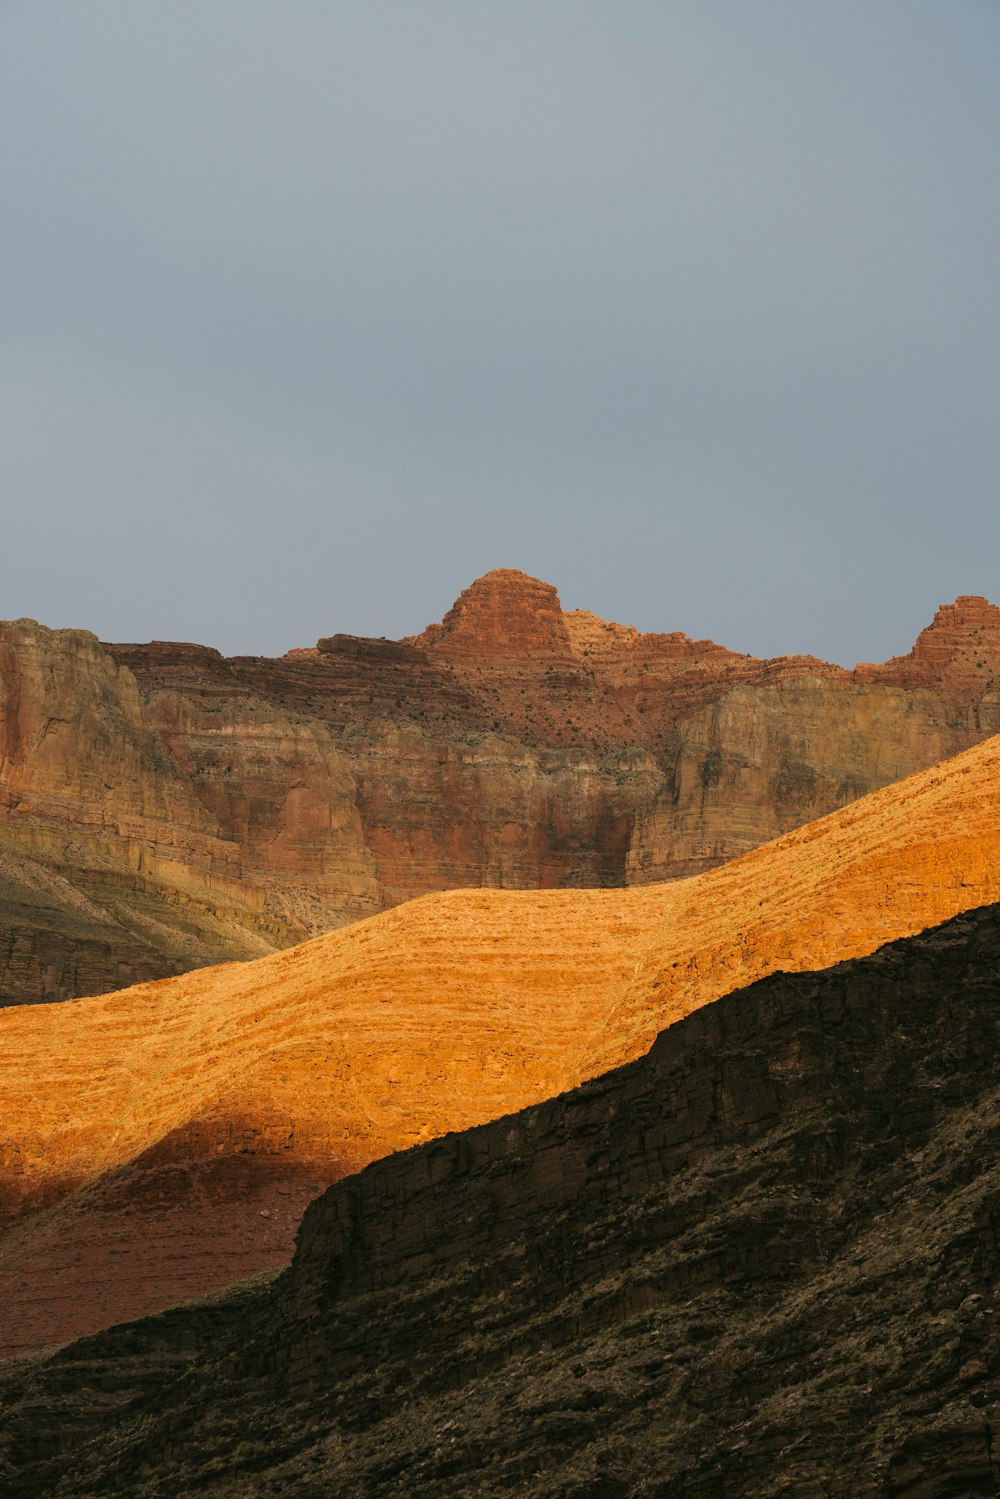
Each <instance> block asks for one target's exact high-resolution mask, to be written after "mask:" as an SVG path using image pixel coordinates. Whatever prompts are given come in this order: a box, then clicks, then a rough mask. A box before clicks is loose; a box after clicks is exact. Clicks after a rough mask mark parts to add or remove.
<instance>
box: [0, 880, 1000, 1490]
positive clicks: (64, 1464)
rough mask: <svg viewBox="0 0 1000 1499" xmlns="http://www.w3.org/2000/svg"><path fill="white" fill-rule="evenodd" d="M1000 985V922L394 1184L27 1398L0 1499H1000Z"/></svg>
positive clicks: (751, 999)
mask: <svg viewBox="0 0 1000 1499" xmlns="http://www.w3.org/2000/svg"><path fill="white" fill-rule="evenodd" d="M998 975H1000V908H998V907H996V906H994V907H991V908H986V909H984V910H980V911H977V912H974V913H971V914H967V915H965V916H962V917H958V918H956V919H954V920H953V921H952V922H950V923H948V924H947V925H945V926H943V927H941V928H938V929H935V930H932V931H930V932H927V933H924V934H922V935H921V936H918V937H914V938H910V939H907V940H905V941H901V942H899V943H896V944H894V945H892V946H889V947H885V948H883V949H882V950H881V951H880V952H878V953H877V954H875V955H874V956H871V957H867V958H863V959H859V960H855V961H851V962H846V963H842V964H839V965H838V966H836V967H834V968H832V969H829V970H827V971H825V972H818V973H802V974H797V975H792V974H787V973H777V974H774V975H772V976H771V977H770V978H767V979H765V980H763V981H761V982H759V983H757V984H754V985H752V986H751V987H749V988H745V989H740V990H738V991H736V992H734V993H732V994H730V995H728V996H727V997H725V998H723V999H721V1000H719V1001H718V1002H716V1003H714V1004H710V1005H707V1006H706V1007H704V1008H702V1009H700V1010H699V1011H697V1013H695V1014H692V1015H689V1016H688V1017H687V1018H686V1019H683V1020H681V1021H680V1022H679V1023H678V1024H676V1025H674V1026H673V1027H672V1028H671V1029H669V1030H667V1031H665V1032H664V1033H663V1034H662V1035H660V1037H659V1038H658V1039H657V1041H656V1043H655V1044H654V1046H653V1047H652V1049H651V1051H650V1052H649V1053H648V1055H646V1056H644V1057H643V1058H641V1059H640V1060H638V1061H635V1062H633V1063H631V1064H630V1065H628V1066H626V1067H622V1068H619V1069H617V1070H616V1071H613V1072H611V1073H608V1074H607V1075H605V1076H603V1077H601V1078H599V1079H597V1080H596V1081H593V1082H591V1083H588V1084H586V1085H585V1086H583V1087H581V1088H579V1089H577V1090H575V1091H573V1092H570V1093H568V1094H565V1095H563V1096H562V1097H560V1098H556V1099H554V1100H551V1101H549V1102H546V1103H544V1104H541V1105H538V1106H536V1107H534V1108H531V1109H528V1110H526V1111H525V1112H522V1113H519V1114H516V1115H513V1116H509V1117H507V1118H504V1119H500V1120H497V1121H495V1122H493V1123H490V1124H486V1125H484V1126H481V1127H480V1128H477V1129H473V1130H469V1131H466V1132H464V1133H461V1134H454V1135H449V1136H448V1137H446V1138H445V1139H442V1140H438V1141H434V1142H432V1143H430V1144H428V1145H424V1146H420V1147H418V1148H416V1149H414V1150H411V1151H407V1152H404V1153H402V1154H398V1155H394V1156H391V1157H390V1158H388V1159H387V1160H383V1161H379V1162H377V1163H375V1164H374V1165H372V1166H370V1167H368V1168H367V1169H366V1170H365V1171H363V1172H361V1173H360V1174H359V1175H356V1176H353V1177H351V1178H349V1179H347V1180H346V1181H343V1182H341V1183H339V1184H338V1185H336V1186H334V1187H333V1188H331V1190H330V1191H328V1192H327V1193H326V1194H325V1196H323V1197H322V1198H320V1199H319V1200H318V1201H317V1202H316V1203H315V1204H314V1205H313V1206H312V1207H311V1208H310V1209H309V1211H308V1213H307V1214H306V1216H305V1219H304V1222H303V1224H302V1229H301V1232H300V1234H299V1238H298V1245H297V1250H296V1254H295V1258H294V1261H293V1263H292V1265H291V1267H290V1269H289V1270H288V1271H287V1272H286V1273H285V1274H283V1275H282V1276H280V1277H279V1278H277V1279H276V1280H274V1281H272V1282H270V1283H267V1281H266V1280H265V1281H262V1282H258V1283H257V1284H256V1285H254V1284H249V1285H246V1286H244V1287H242V1288H238V1289H236V1290H235V1291H234V1292H231V1293H230V1294H228V1295H227V1296H226V1297H223V1298H221V1299H218V1300H216V1301H214V1302H211V1301H210V1302H206V1303H203V1304H201V1305H197V1306H190V1307H186V1308H184V1307H182V1308H178V1309H176V1310H174V1311H172V1312H168V1313H166V1314H165V1315H163V1316H160V1317H156V1318H152V1319H149V1320H147V1321H142V1322H137V1323H134V1324H132V1325H130V1326H126V1327H119V1328H115V1329H114V1330H112V1331H110V1332H106V1333H102V1334H99V1335H98V1336H96V1337H93V1338H90V1339H86V1340H83V1341H81V1342H79V1343H75V1344H71V1345H69V1346H68V1347H66V1348H64V1349H63V1350H61V1351H60V1352H58V1353H56V1354H55V1355H53V1356H51V1357H49V1358H47V1359H46V1358H36V1359H19V1360H15V1361H13V1362H12V1363H11V1364H10V1365H8V1366H7V1368H6V1371H5V1372H0V1481H3V1485H4V1491H5V1492H6V1493H9V1494H11V1495H12V1496H14V1495H16V1496H20V1499H41V1496H45V1499H60V1496H62V1499H69V1496H75V1499H83V1496H94V1499H96V1496H102V1499H103V1496H104V1495H107V1494H111V1493H115V1494H119V1493H121V1494H126V1493H127V1494H129V1495H131V1496H135V1499H168V1496H169V1499H173V1496H174V1495H176V1494H180V1493H184V1494H193V1493H198V1494H205V1495H209V1496H218V1499H228V1496H235V1495H237V1494H238V1495H241V1496H246V1495H261V1496H263V1495H279V1494H290V1493H294V1494H295V1495H297V1496H301V1499H321V1496H322V1499H326V1496H327V1495H330V1494H366V1495H373V1496H382V1495H384V1496H389V1495H398V1494H400V1493H406V1494H420V1495H426V1496H428V1499H448V1496H459V1495H463V1496H487V1495H490V1496H492V1495H495V1494H499V1493H517V1494H520V1495H525V1496H537V1499H541V1496H547V1499H557V1496H558V1499H585V1496H586V1499H717V1496H718V1495H722V1494H725V1495H728V1496H733V1499H778V1496H782V1495H789V1494H795V1495H803V1496H805V1495H817V1496H818V1495H821V1494H822V1495H826V1496H828V1499H949V1496H950V1499H959V1496H962V1499H971V1496H975V1495H982V1496H991V1495H995V1494H996V1492H997V1489H998V1483H1000V1464H998V1459H997V1433H998V1430H1000V1383H998V1380H997V1369H998V1366H1000V1305H998V1303H997V1298H996V1291H997V1283H998V1280H1000V1250H998V1229H1000V1168H998V1165H997V1152H996V1136H997V1132H998V1128H1000V1088H998V1078H997V1060H998V1041H1000V978H998ZM250 1413H252V1415H251V1414H250Z"/></svg>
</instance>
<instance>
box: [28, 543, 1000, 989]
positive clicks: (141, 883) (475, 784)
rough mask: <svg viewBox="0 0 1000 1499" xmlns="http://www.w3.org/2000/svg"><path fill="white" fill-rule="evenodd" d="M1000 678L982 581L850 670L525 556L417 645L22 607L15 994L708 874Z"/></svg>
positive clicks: (84, 985) (949, 748)
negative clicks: (506, 904) (275, 644)
mask: <svg viewBox="0 0 1000 1499" xmlns="http://www.w3.org/2000/svg"><path fill="white" fill-rule="evenodd" d="M998 684H1000V611H998V610H997V609H995V608H994V607H993V606H992V605H990V604H988V603H986V601H985V600H982V599H968V598H964V599H960V600H958V602H957V603H956V604H955V605H949V606H946V607H945V608H943V609H941V610H939V612H938V615H937V616H936V618H935V620H934V622H933V623H932V624H931V625H930V626H929V627H928V629H927V630H925V631H924V632H923V633H922V635H921V637H920V639H919V640H918V642H917V644H916V646H915V647H914V651H913V652H912V653H911V656H910V657H905V658H900V660H897V661H892V662H888V663H886V665H885V666H882V667H875V666H859V667H858V668H857V669H856V670H855V671H854V672H849V671H845V670H843V669H841V668H840V667H836V666H831V665H828V664H825V663H823V662H820V661H816V660H813V659H811V658H808V657H800V656H790V657H784V658H781V659H779V660H775V661H758V660H754V659H753V658H750V657H748V656H744V655H740V654H738V653H736V652H733V651H729V650H726V649H724V648H722V647H721V646H717V645H714V644H713V643H712V642H711V641H706V640H691V639H689V638H688V637H687V636H685V635H682V634H679V633H676V632H675V633H672V634H662V635H661V634H641V633H640V632H639V631H637V630H635V629H632V628H630V627H627V626H623V625H618V624H613V623H608V622H607V621H604V620H601V619H598V618H597V616H595V615H592V614H588V613H586V612H585V611H571V612H568V613H567V612H564V611H563V610H562V609H561V606H560V604H559V599H558V596H557V594H556V592H555V589H554V588H553V587H552V586H551V585H549V584H545V583H542V582H540V581H538V580H537V579H533V578H528V577H526V576H525V575H524V574H522V573H517V572H514V571H511V570H500V571H497V572H493V573H489V574H487V575H486V576H485V577H484V578H481V579H478V580H477V581H476V583H474V584H473V585H472V586H471V587H470V588H468V589H466V590H465V592H464V593H463V594H462V595H461V597H460V598H459V600H458V602H457V603H456V604H455V606H454V608H453V609H452V610H450V611H449V613H448V614H447V615H446V616H445V619H444V620H443V621H442V623H441V624H439V625H433V626H430V627H428V629H426V630H425V631H424V632H423V633H422V634H421V635H418V636H414V637H412V638H410V639H409V640H406V641H386V640H362V639H358V638H355V637H352V636H347V635H331V636H329V637H326V638H324V639H322V640H320V641H319V642H318V643H317V645H316V646H315V647H311V648H308V649H302V650H296V651H292V652H290V653H289V654H288V655H287V656H285V657H282V658H280V659H277V660H269V659H262V658H250V657H240V658H233V659H225V658H223V657H222V656H220V655H219V654H218V652H216V651H213V650H210V649H208V648H205V647H202V646H196V645H185V644H176V643H165V642H153V643H151V644H147V645H114V646H103V645H101V644H100V643H99V642H98V641H96V640H95V639H94V637H93V636H91V635H87V634H86V633H85V632H82V631H50V630H46V629H44V628H43V627H42V626H39V625H35V624H33V623H32V622H31V621H17V622H15V623H13V624H7V625H3V626H0V856H6V858H7V861H8V862H7V863H6V864H5V863H3V862H2V859H0V1001H7V1002H10V1001H24V1000H39V999H44V1000H49V999H60V998H66V997H72V996H76V995H80V994H85V993H94V992H101V991H104V990H108V989H110V988H113V987H117V986H120V985H123V984H128V983H131V982H135V981H138V980H142V979H145V978H147V977H152V976H162V975H167V974H171V973H177V972H180V971H184V970H187V969H189V968H191V967H194V966H197V965H201V964H205V963H211V962H213V961H218V960H219V959H222V958H232V957H254V956H258V955H260V954H262V953H265V952H267V951H269V950H273V949H275V948H282V947H287V946H288V945H290V944H293V943H295V942H300V941H302V940H303V939H305V938H308V937H309V936H312V935H315V934H318V933H321V932H325V931H329V930H331V929H334V928H336V927H339V926H342V925H344V924H345V923H348V922H351V921H355V920H358V919H359V918H363V917H365V916H368V915H372V914H374V913H376V912H378V911H382V910H385V909H387V908H389V907H392V906H394V905H396V904H398V903H399V902H400V901H404V900H408V899H412V898H413V897H415V896H419V895H424V894H427V893H428V892H430V891H435V890H447V889H453V888H457V887H462V886H479V887H486V888H515V889H548V888H563V889H567V888H573V889H575V888H583V887H600V888H615V887H620V886H623V885H626V884H642V883H648V882H650V881H655V880H661V879H670V878H674V877H676V876H678V875H684V874H692V873H697V872H699V871H702V870H705V869H708V868H711V867H713V866H715V865H717V864H719V863H721V862H723V861H724V860H726V859H730V858H732V857H734V856H735V855H738V854H741V853H744V852H746V851H747V850H748V849H751V848H754V847H756V846H757V845H759V844H760V843H762V842H764V841H766V840H768V839H771V838H774V837H777V836H779V835H780V834H782V833H784V832H786V831H788V830H789V829H791V828H793V827H797V826H799V825H801V824H803V823H805V822H809V821H811V820H813V819H815V818H817V817H819V816H821V815H822V814H824V813H825V812H828V811H830V810H832V809H834V808H836V807H838V806H842V805H844V804H845V803H848V802H851V801H853V800H855V799H857V798H858V797H859V796H862V795H864V794H865V793H867V792H869V791H872V790H874V789H876V788H878V787H880V786H883V785H886V784H888V783H890V782H892V781H894V780H897V779H898V778H899V777H901V776H904V775H907V774H909V773H911V772H913V771H915V770H919V769H922V768H925V767H927V766H929V765H931V764H934V763H936V762H937V761H939V760H941V759H943V758H946V757H948V756H950V755H953V754H956V753H958V752H959V751H960V750H962V749H964V748H966V747H968V746H969V745H971V744H973V743H976V742H978V741H980V740H981V739H983V738H985V737H986V736H988V735H989V734H990V733H993V732H995V731H996V730H997V729H998V728H1000V686H998ZM10 861H13V863H11V862H10ZM5 870H7V871H8V874H6V875H5V872H4V871H5ZM11 870H13V871H14V873H13V874H10V873H9V872H10V871H11ZM29 874H30V879H29ZM25 880H28V886H27V887H26V886H25V883H24V882H25ZM29 887H30V888H37V889H38V890H39V891H40V892H41V891H42V889H43V887H44V894H40V895H39V903H38V904H37V906H36V905H33V903H32V900H31V898H30V888H29ZM81 902H83V904H82V905H81Z"/></svg>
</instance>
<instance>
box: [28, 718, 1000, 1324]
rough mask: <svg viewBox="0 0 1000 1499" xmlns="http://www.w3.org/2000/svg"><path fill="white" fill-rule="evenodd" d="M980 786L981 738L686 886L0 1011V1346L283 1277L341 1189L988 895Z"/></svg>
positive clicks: (994, 894)
mask: <svg viewBox="0 0 1000 1499" xmlns="http://www.w3.org/2000/svg"><path fill="white" fill-rule="evenodd" d="M998 786H1000V739H994V740H991V741H990V742H988V743H987V744H984V745H979V746H977V747H975V748H974V749H972V750H969V751H967V752H966V753H965V754H964V755H962V756H959V757H957V758H956V759H955V760H952V761H949V762H947V763H946V764H944V765H941V766H937V767H934V768H933V769H932V770H930V771H925V772H923V773H922V774H921V775H919V776H915V777H912V778H910V779H908V780H906V781H903V782H901V783H899V784H897V785H894V786H891V787H887V788H886V789H885V790H883V791H881V792H877V793H874V794H873V795H872V796H870V797H867V798H864V799H863V800H862V801H860V802H858V803H855V804H853V805H852V806H850V807H848V808H844V809H843V810H841V811H840V812H837V813H834V814H831V816H830V817H828V818H825V819H823V820H821V821H820V822H817V823H813V824H811V825H809V826H808V827H805V828H800V829H798V830H797V831H795V832H793V833H790V834H786V835H785V837H784V838H782V839H780V840H778V841H777V842H776V843H773V844H769V845H767V846H765V847H764V848H761V849H757V850H755V851H754V852H752V853H751V854H748V855H746V856H745V857H744V858H742V859H740V860H736V861H732V862H730V863H728V864H725V865H723V866H722V867H721V868H718V869H714V870H709V871H708V872H707V873H705V874H702V875H699V876H696V877H692V878H690V879H688V880H676V881H673V882H671V883H669V884H663V885H653V886H646V887H643V888H641V889H631V890H605V891H602V890H587V891H520V892H513V891H486V890H481V891H453V892H448V893H444V894H438V895H435V896H429V897H426V898H424V899H422V900H419V901H414V902H410V903H408V904H407V905H404V906H400V907H398V908H396V909H395V910H393V911H389V912H385V913H383V914H381V915H379V916H377V917H374V918H371V919H369V920H368V921H364V922H358V923H355V924H354V925H352V926H349V927H347V928H345V929H343V930H341V931H338V932H334V933H332V934H330V935H328V936H326V937H322V938H317V939H316V940H314V941H312V942H309V943H305V944H303V945H302V946H300V947H297V948H294V949H292V950H291V951H286V952H281V953H277V954H273V955H272V956H270V957H267V958H263V959H261V960H259V961H257V962H253V963H245V964H230V965H225V966H221V967H217V968H213V969H210V970H209V971H207V972H199V973H193V974H187V975H184V976H182V977H180V978H176V979H170V980H164V981H162V982H160V983H156V984H147V985H143V986H140V987H139V988H137V989H131V990H126V991H124V992H121V993H114V994H110V995H107V996H105V997H101V998H95V999H91V1000H81V1001H78V1002H76V1003H74V1004H67V1005H46V1006H41V1007H37V1006H31V1007H28V1006H22V1007H20V1008H17V1009H9V1010H6V1011H4V1012H0V1053H2V1055H3V1057H4V1063H5V1065H4V1067H3V1068H2V1069H0V1309H2V1310H0V1352H2V1353H5V1354H10V1353H14V1352H18V1351H22V1350H24V1349H27V1348H31V1347H37V1346H39V1345H40V1344H44V1343H48V1342H55V1341H61V1340H63V1339H65V1338H67V1337H69V1336H73V1335H78V1334H80V1333H84V1332H90V1331H94V1330H96V1329H98V1328H100V1327H102V1326H106V1325H108V1323H110V1322H114V1321H120V1320H123V1319H125V1318H127V1317H133V1316H137V1315H139V1314H141V1313H144V1312H148V1311H153V1310H157V1309H159V1308H161V1307H164V1306H167V1305H169V1304H171V1302H173V1301H176V1300H178V1299H180V1298H182V1297H188V1296H193V1295H197V1294H200V1293H203V1292H206V1291H209V1290H212V1289H214V1288H216V1287H218V1286H220V1285H223V1284H225V1283H226V1282H227V1281H229V1280H232V1279H233V1278H234V1277H236V1276H239V1275H245V1274H250V1273H252V1272H254V1271H259V1270H264V1269H268V1268H273V1267H275V1266H277V1265H280V1264H282V1263H284V1262H285V1261H287V1259H288V1257H289V1256H290V1254H291V1245H292V1235H293V1232H294V1227H295V1223H296V1222H297V1219H298V1215H299V1214H300V1212H301V1210H302V1208H303V1207H304V1205H305V1203H306V1201H307V1200H308V1199H309V1197H311V1196H314V1195H315V1194H316V1192H318V1191H319V1190H320V1189H321V1187H324V1186H326V1185H328V1184H329V1183H330V1182H332V1181H334V1180H336V1179H337V1178H338V1177H341V1176H344V1175H345V1174H347V1173H350V1172H352V1171H357V1170H359V1169H360V1168H361V1167H363V1166H364V1165H366V1164H367V1163H368V1162H370V1161H372V1160H374V1159H377V1158H378V1157H380V1156H385V1155H388V1154H390V1153H391V1152H393V1151H399V1150H402V1149H405V1148H407V1147H409V1146H412V1145H415V1144H417V1143H420V1142H423V1141H426V1140H430V1139H433V1138H435V1137H440V1136H442V1135H445V1134H446V1133H448V1132H449V1131H453V1130H456V1129H464V1128H467V1127H469V1126H471V1125H475V1124H479V1123H482V1122H484V1121H486V1120H488V1119H492V1118H495V1117H497V1116H499V1115H501V1114H505V1113H508V1112H510V1111H511V1110H514V1109H517V1108H520V1107H523V1106H525V1105H527V1104H530V1103H536V1102H539V1101H540V1100H542V1099H545V1098H547V1097H550V1096H552V1095H553V1094H556V1093H558V1092H560V1091H562V1090H564V1089H566V1088H569V1087H573V1086H575V1085H576V1084H578V1083H580V1082H581V1081H583V1080H584V1079H585V1078H587V1077H592V1076H594V1075H596V1074H597V1073H600V1072H603V1071H605V1070H607V1069H608V1068H609V1067H613V1066H615V1065H617V1064H620V1063H623V1062H629V1061H631V1060H633V1059H634V1058H636V1057H638V1056H641V1055H642V1054H643V1053H644V1052H645V1051H646V1050H647V1049H648V1047H649V1046H650V1045H651V1043H652V1041H653V1040H654V1038H655V1037H656V1035H657V1033H658V1032H660V1031H661V1030H662V1029H663V1028H664V1027H665V1026H668V1025H671V1024H673V1023H675V1022H677V1021H678V1020H681V1019H683V1018H684V1017H685V1016H686V1015H688V1014H690V1013H691V1012H692V1011H694V1010H696V1009H698V1008H699V1007H701V1006H703V1005H705V1004H707V1003H709V1002H711V1001H713V1000H715V999H716V998H718V997H719V996H720V995H722V994H725V993H726V992H728V991H729V990H731V989H733V988H736V987H739V986H740V985H745V984H747V983H750V982H751V981H753V980H755V979H759V978H762V977H764V976H765V975H767V974H769V973H773V972H775V971H776V970H785V971H789V972H792V971H801V970H803V969H807V968H811V967H813V966H816V965H817V964H819V965H824V964H829V963H834V962H837V961H838V960H840V959H844V958H850V957H856V956H859V955H862V954H865V953H870V952H871V951H872V950H873V949H874V948H876V947H878V946H879V945H880V944H881V943H883V942H885V941H887V940H891V939H893V938H896V937H900V936H903V935H907V934H911V933H914V932H917V931H920V930H921V929H922V928H924V927H926V926H928V925H931V924H933V923H934V922H936V921H939V920H941V919H942V918H944V917H947V916H951V915H954V914H955V913H956V912H960V911H963V910H967V909H969V908H970V907H972V906H976V905H980V904H982V903H984V902H987V901H994V900H1000V820H998V818H997V788H998ZM109 1121H113V1127H109Z"/></svg>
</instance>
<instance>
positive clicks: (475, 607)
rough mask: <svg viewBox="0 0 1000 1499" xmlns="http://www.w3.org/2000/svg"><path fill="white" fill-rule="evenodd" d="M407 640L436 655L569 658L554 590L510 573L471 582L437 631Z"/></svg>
mask: <svg viewBox="0 0 1000 1499" xmlns="http://www.w3.org/2000/svg"><path fill="white" fill-rule="evenodd" d="M408 640H409V642H410V643H412V644H413V645H419V646H423V647H425V648H427V649H429V650H433V651H436V652H440V653H441V654H442V655H456V656H464V655H471V654H474V655H477V656H521V655H527V654H531V655H533V656H539V655H545V656H564V657H565V656H571V655H572V654H573V650H572V646H571V645H570V639H569V634H568V632H567V629H566V621H565V619H564V617H563V612H562V605H561V604H560V602H559V595H558V593H557V592H556V589H555V586H554V585H553V584H552V583H543V582H542V580H541V579H540V578H533V577H531V576H530V575H529V574H528V573H522V572H519V571H518V570H517V569H516V568H510V567H497V568H494V569H493V570H492V571H491V572H488V573H484V574H483V576H482V577H481V578H476V580H475V582H473V583H471V584H470V585H469V587H468V588H465V589H463V591H462V592H461V593H460V594H459V596H458V598H457V599H456V600H455V603H454V604H453V605H452V607H451V608H450V609H449V610H448V613H447V614H446V615H445V617H444V619H443V620H442V621H441V623H440V624H439V625H428V627H427V629H426V630H424V631H423V633H422V634H421V635H414V636H410V637H408Z"/></svg>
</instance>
